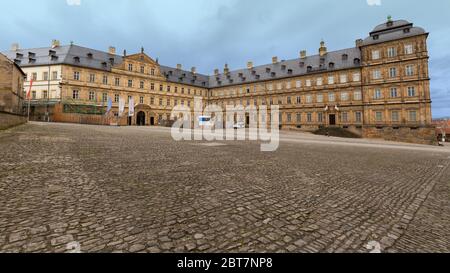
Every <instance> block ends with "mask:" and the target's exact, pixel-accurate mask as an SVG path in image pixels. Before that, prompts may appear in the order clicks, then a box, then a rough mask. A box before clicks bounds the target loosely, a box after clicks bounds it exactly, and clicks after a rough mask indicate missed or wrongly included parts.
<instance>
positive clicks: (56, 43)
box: [52, 40, 60, 48]
mask: <svg viewBox="0 0 450 273" xmlns="http://www.w3.org/2000/svg"><path fill="white" fill-rule="evenodd" d="M59 46H60V43H59V41H58V40H52V48H57V47H59Z"/></svg>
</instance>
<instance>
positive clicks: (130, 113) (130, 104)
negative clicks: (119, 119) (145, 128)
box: [128, 97, 134, 117]
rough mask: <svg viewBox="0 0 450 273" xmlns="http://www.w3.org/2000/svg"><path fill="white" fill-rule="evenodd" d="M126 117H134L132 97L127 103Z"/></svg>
mask: <svg viewBox="0 0 450 273" xmlns="http://www.w3.org/2000/svg"><path fill="white" fill-rule="evenodd" d="M128 116H130V117H134V98H133V97H132V98H131V99H130V101H129V102H128Z"/></svg>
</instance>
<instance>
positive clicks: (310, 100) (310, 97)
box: [306, 95, 313, 103]
mask: <svg viewBox="0 0 450 273" xmlns="http://www.w3.org/2000/svg"><path fill="white" fill-rule="evenodd" d="M312 102H313V99H312V96H311V95H306V103H312Z"/></svg>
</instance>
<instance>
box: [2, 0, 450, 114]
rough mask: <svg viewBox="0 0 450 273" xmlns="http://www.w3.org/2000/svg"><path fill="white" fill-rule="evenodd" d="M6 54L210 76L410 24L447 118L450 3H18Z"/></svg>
mask: <svg viewBox="0 0 450 273" xmlns="http://www.w3.org/2000/svg"><path fill="white" fill-rule="evenodd" d="M2 10H3V12H2V16H1V17H0V33H1V39H0V50H1V51H4V50H8V49H9V48H10V45H11V43H14V42H18V43H19V44H20V46H21V47H23V48H27V47H41V46H47V45H49V44H50V41H51V40H52V39H59V40H60V41H61V42H62V43H63V44H69V43H70V42H71V41H73V42H74V43H75V44H78V45H82V46H87V47H91V48H95V49H100V50H106V49H107V48H108V46H115V47H116V48H117V50H118V52H122V51H123V49H127V51H128V52H129V53H133V52H137V51H139V50H140V48H141V46H143V47H144V48H145V50H146V53H147V54H149V55H150V56H152V57H153V58H157V57H158V58H159V60H160V62H161V63H162V64H165V65H170V66H175V65H176V64H177V63H181V64H183V67H184V68H190V67H192V66H196V67H197V69H198V71H199V72H202V73H207V74H211V73H212V71H213V70H214V68H223V65H224V64H225V63H228V64H229V66H230V67H231V68H232V69H236V68H242V67H245V66H246V62H247V61H249V60H251V61H253V62H254V63H255V64H256V65H260V64H266V63H270V62H271V57H272V56H278V57H279V58H280V59H292V58H296V57H297V56H298V54H299V53H298V52H299V51H300V50H302V49H306V50H307V51H308V53H309V54H316V52H317V50H318V46H319V42H320V40H321V39H324V40H325V41H326V43H327V46H328V49H329V50H338V49H342V48H347V47H352V46H354V41H355V40H356V39H358V38H364V37H366V36H368V33H369V32H370V31H371V30H372V29H373V28H374V27H375V26H376V25H378V24H380V23H383V22H384V21H385V20H386V17H387V15H392V16H393V18H394V19H406V20H408V21H411V22H414V23H415V24H416V25H418V26H421V27H423V28H425V29H426V30H427V31H428V32H430V37H429V51H430V56H431V58H430V68H431V77H432V83H431V88H432V97H433V113H434V116H435V117H441V116H450V86H449V85H448V83H449V80H448V76H449V74H450V65H449V64H450V20H448V12H449V11H450V1H448V0H428V1H410V0H340V1H333V0H278V1H273V0H190V1H186V0H114V1H110V0H36V1H29V0H15V1H3V3H2Z"/></svg>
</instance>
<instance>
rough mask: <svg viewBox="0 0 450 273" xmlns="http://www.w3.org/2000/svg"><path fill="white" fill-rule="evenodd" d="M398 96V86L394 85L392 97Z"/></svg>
mask: <svg viewBox="0 0 450 273" xmlns="http://www.w3.org/2000/svg"><path fill="white" fill-rule="evenodd" d="M396 97H398V93H397V88H395V87H393V88H391V98H396Z"/></svg>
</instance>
